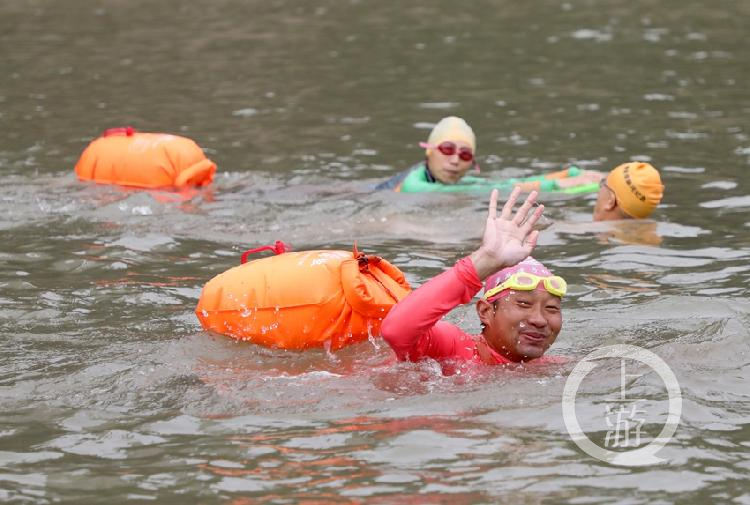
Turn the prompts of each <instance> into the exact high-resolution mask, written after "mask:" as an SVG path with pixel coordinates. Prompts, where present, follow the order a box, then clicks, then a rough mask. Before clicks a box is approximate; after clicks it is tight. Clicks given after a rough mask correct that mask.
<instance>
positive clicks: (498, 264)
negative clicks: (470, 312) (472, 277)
mask: <svg viewBox="0 0 750 505" xmlns="http://www.w3.org/2000/svg"><path fill="white" fill-rule="evenodd" d="M520 194H521V188H520V187H515V188H514V189H513V192H512V193H511V194H510V196H509V197H508V201H507V202H505V205H503V209H502V211H501V212H500V215H499V216H498V215H497V190H496V189H494V190H492V193H491V194H490V205H489V211H488V213H487V222H486V224H485V227H484V234H483V236H482V245H481V246H479V249H477V250H476V251H474V252H473V253H472V254H471V256H470V257H471V260H472V261H473V263H474V268H476V270H477V274H478V275H479V278H480V279H482V280H484V279H485V278H487V277H488V276H489V275H491V274H493V273H495V272H497V271H498V270H500V269H502V268H505V267H508V266H512V265H515V264H516V263H518V262H520V261H522V260H523V259H525V258H526V257H527V256H528V255H530V254H531V251H532V250H533V249H534V246H536V240H537V237H538V236H539V232H538V231H537V230H534V229H533V227H534V224H535V223H536V222H537V221H538V220H539V218H540V217H541V216H542V213H543V212H544V205H539V206H538V207H537V208H536V209H535V210H534V211H533V212H532V213H531V215H529V210H530V209H531V207H532V206H533V205H534V202H535V201H536V197H537V192H536V191H532V192H531V193H530V194H529V196H528V197H526V201H524V202H523V205H521V207H520V208H519V209H518V211H517V212H516V213H515V214H514V213H513V207H515V205H516V201H517V200H518V195H520ZM527 216H528V218H527Z"/></svg>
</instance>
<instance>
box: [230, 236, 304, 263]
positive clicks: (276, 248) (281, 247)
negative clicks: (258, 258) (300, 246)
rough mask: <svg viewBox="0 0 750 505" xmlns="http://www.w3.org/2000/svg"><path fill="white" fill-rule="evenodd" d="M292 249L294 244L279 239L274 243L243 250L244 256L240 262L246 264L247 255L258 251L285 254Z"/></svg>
mask: <svg viewBox="0 0 750 505" xmlns="http://www.w3.org/2000/svg"><path fill="white" fill-rule="evenodd" d="M291 250H292V246H290V245H289V244H285V243H284V242H282V241H281V240H277V241H276V242H275V243H274V244H273V245H264V246H260V247H256V248H254V249H248V250H247V251H245V252H243V253H242V256H241V257H240V264H241V265H244V264H245V263H247V257H248V256H250V255H251V254H255V253H257V252H261V251H273V252H274V254H283V253H285V252H289V251H291Z"/></svg>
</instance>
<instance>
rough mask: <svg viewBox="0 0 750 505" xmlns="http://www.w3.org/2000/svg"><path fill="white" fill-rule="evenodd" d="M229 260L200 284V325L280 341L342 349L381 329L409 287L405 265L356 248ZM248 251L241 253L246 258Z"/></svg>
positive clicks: (291, 346)
mask: <svg viewBox="0 0 750 505" xmlns="http://www.w3.org/2000/svg"><path fill="white" fill-rule="evenodd" d="M275 251H276V252H277V255H276V256H272V257H268V258H263V259H258V260H255V261H251V262H249V263H244V264H242V265H240V266H237V267H234V268H231V269H229V270H227V271H226V272H224V273H222V274H219V275H217V276H216V277H214V278H213V279H211V280H210V281H209V282H208V283H207V284H206V285H205V286H204V288H203V292H202V293H201V297H200V300H199V301H198V306H197V307H196V309H195V313H196V315H197V316H198V319H199V320H200V322H201V325H202V326H203V328H205V329H207V330H210V331H214V332H216V333H221V334H223V335H226V336H229V337H232V338H235V339H237V340H247V341H250V342H253V343H256V344H260V345H264V346H268V347H278V348H282V349H294V350H302V349H309V348H315V347H330V349H331V350H336V349H340V348H342V347H344V346H346V345H349V344H352V343H355V342H359V341H362V340H365V339H367V338H368V337H369V336H373V337H377V336H379V335H380V323H381V321H382V320H383V318H384V317H385V316H386V315H387V314H388V312H389V311H390V309H391V307H392V306H393V305H394V304H395V303H396V302H398V301H399V300H401V299H402V298H403V297H404V296H406V295H407V294H408V293H409V291H411V288H410V287H409V283H408V282H407V281H406V279H405V278H404V275H403V273H402V272H401V271H400V270H399V269H398V268H396V267H395V266H393V265H391V264H390V263H388V261H386V260H384V259H382V258H380V257H378V256H367V255H365V254H362V253H360V252H358V251H357V248H356V246H355V247H354V251H353V252H347V251H322V250H321V251H303V252H284V251H285V249H284V247H283V244H282V243H280V242H277V246H276V248H275ZM244 257H245V255H243V259H244Z"/></svg>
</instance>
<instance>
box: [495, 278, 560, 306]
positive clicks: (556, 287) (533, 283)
mask: <svg viewBox="0 0 750 505" xmlns="http://www.w3.org/2000/svg"><path fill="white" fill-rule="evenodd" d="M540 282H543V283H544V289H546V290H547V292H548V293H549V294H551V295H555V296H559V297H560V298H562V297H563V296H565V293H567V292H568V284H567V283H566V282H565V279H563V278H562V277H560V276H558V275H551V276H548V277H539V276H538V275H534V274H527V273H526V272H516V273H514V274H513V275H511V276H510V277H508V278H507V279H506V280H505V282H503V283H502V284H500V285H498V286H496V287H494V288H492V289H490V290H489V291H487V292H486V293H485V294H484V296H483V297H482V298H484V299H485V300H487V299H489V298H492V297H493V296H495V295H496V294H498V293H499V292H500V291H503V290H504V289H516V290H518V291H533V290H535V289H536V287H537V286H538V285H539V283H540Z"/></svg>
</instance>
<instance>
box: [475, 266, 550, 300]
mask: <svg viewBox="0 0 750 505" xmlns="http://www.w3.org/2000/svg"><path fill="white" fill-rule="evenodd" d="M518 272H524V273H527V274H534V275H538V276H540V277H549V276H550V275H552V272H550V271H549V269H548V268H547V267H545V266H544V265H542V264H541V263H540V262H539V261H537V260H535V259H534V258H532V257H531V256H529V257H527V258H526V259H525V260H523V261H522V262H520V263H516V264H515V265H513V266H512V267H506V268H503V269H502V270H500V271H499V272H495V273H494V274H492V275H490V276H489V277H487V280H486V281H485V283H484V292H485V293H486V292H487V291H489V290H490V289H494V288H496V287H497V286H499V285H500V284H502V283H503V282H505V281H506V280H508V278H509V277H510V276H511V275H513V274H515V273H518ZM539 288H541V289H544V286H542V284H541V283H540V284H539V286H537V289H539ZM508 291H510V290H509V289H504V290H502V291H500V292H499V293H497V294H496V295H495V296H493V297H492V298H491V299H489V300H487V301H488V302H494V301H495V300H497V299H498V298H500V297H501V296H503V295H506V294H508Z"/></svg>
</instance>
